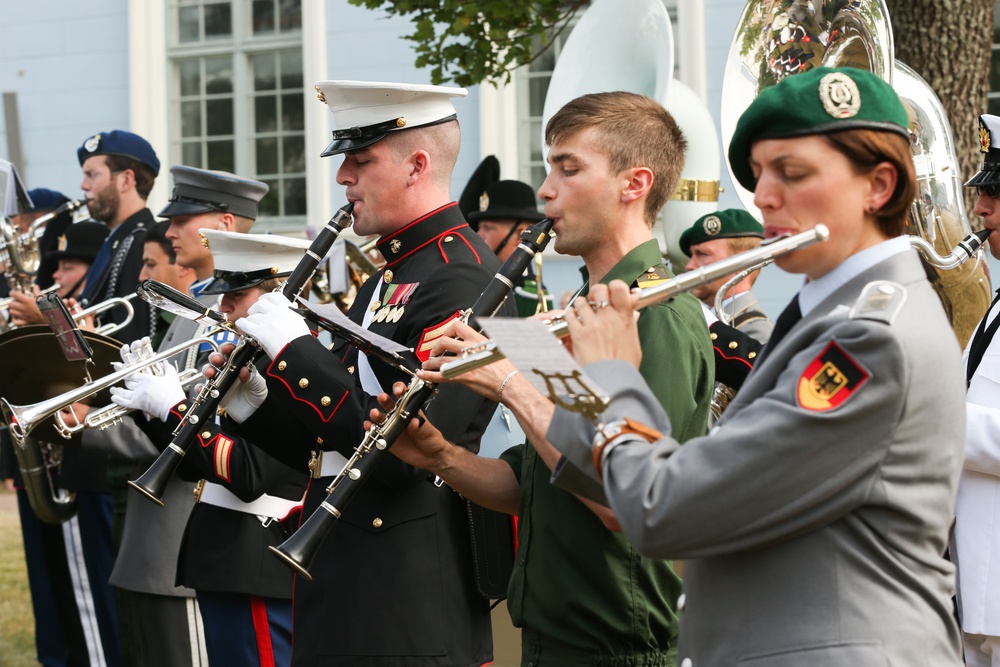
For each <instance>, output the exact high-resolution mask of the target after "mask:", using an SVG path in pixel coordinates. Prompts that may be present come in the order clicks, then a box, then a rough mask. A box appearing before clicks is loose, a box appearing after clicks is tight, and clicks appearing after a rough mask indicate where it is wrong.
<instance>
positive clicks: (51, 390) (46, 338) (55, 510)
mask: <svg viewBox="0 0 1000 667" xmlns="http://www.w3.org/2000/svg"><path fill="white" fill-rule="evenodd" d="M83 335H84V337H85V338H86V339H87V342H88V343H89V344H90V347H91V348H92V349H93V351H94V370H95V371H96V372H97V373H99V374H106V373H110V372H111V371H112V367H111V364H112V362H114V361H118V360H119V358H120V357H119V352H118V350H119V348H120V347H121V343H119V342H118V341H116V340H114V339H111V338H107V337H105V336H102V335H100V334H95V333H92V332H89V331H85V332H83ZM0 355H3V359H4V365H3V368H2V370H0V396H4V397H6V398H8V399H9V400H12V401H16V402H23V403H30V402H34V401H38V400H42V399H46V398H51V397H52V396H57V395H59V394H61V393H63V392H64V391H67V390H69V389H72V388H73V387H76V386H78V385H80V384H82V382H83V380H84V377H85V375H86V373H85V371H84V370H83V369H82V367H81V366H79V365H77V364H74V363H71V362H67V361H66V358H65V357H64V356H63V353H62V350H61V348H60V347H59V343H58V342H57V341H56V337H55V335H54V334H53V333H52V331H51V330H50V329H49V328H48V327H47V326H29V327H21V328H19V329H15V330H12V331H9V332H7V333H5V334H3V335H2V336H0ZM94 398H95V400H99V401H107V400H109V399H110V396H109V395H108V394H107V392H105V393H104V395H101V396H95V397H94ZM12 439H13V438H12ZM65 442H66V440H64V439H63V438H62V437H61V436H60V435H59V433H58V431H57V427H56V422H55V419H49V420H46V421H45V422H44V423H41V424H39V427H38V429H37V430H36V431H35V433H34V434H33V436H32V437H30V438H26V439H24V440H23V442H20V443H18V442H15V443H14V444H13V450H14V456H15V457H16V458H17V463H18V467H19V468H20V470H21V475H22V477H23V478H24V486H25V491H26V492H27V496H28V501H29V503H30V504H31V508H32V509H33V510H34V512H35V514H36V515H37V516H38V518H39V519H40V520H42V521H44V522H46V523H62V522H64V521H67V520H69V519H71V518H72V517H73V516H74V515H75V514H76V503H75V499H74V497H73V495H72V494H69V493H67V492H66V491H63V490H60V489H59V488H58V486H57V485H56V483H55V482H54V480H53V477H52V473H53V471H54V470H55V469H56V468H58V466H59V463H60V461H61V458H62V448H63V445H62V444H60V443H65ZM76 443H77V444H79V439H77V440H76Z"/></svg>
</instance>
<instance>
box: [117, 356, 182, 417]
mask: <svg viewBox="0 0 1000 667" xmlns="http://www.w3.org/2000/svg"><path fill="white" fill-rule="evenodd" d="M115 365H116V366H117V365H118V364H115ZM157 366H159V364H157ZM160 370H161V371H162V374H161V375H152V374H151V373H141V372H136V373H134V374H132V375H130V376H128V377H127V378H126V379H125V386H124V387H112V388H111V400H112V402H114V403H115V404H116V405H120V406H122V407H125V408H132V409H133V410H142V411H143V412H145V413H146V414H147V415H151V416H153V417H156V418H157V419H159V420H160V421H166V420H167V417H169V416H170V408H172V407H174V406H175V405H177V404H178V403H180V402H181V401H183V400H184V399H185V398H187V396H186V395H185V394H184V389H183V388H182V387H181V381H180V379H179V378H178V377H177V369H175V368H174V367H173V366H171V365H170V364H163V366H162V369H160Z"/></svg>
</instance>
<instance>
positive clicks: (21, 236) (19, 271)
mask: <svg viewBox="0 0 1000 667" xmlns="http://www.w3.org/2000/svg"><path fill="white" fill-rule="evenodd" d="M86 204H87V202H86V201H83V200H79V199H78V200H74V201H68V202H66V203H65V204H63V205H62V206H60V207H59V208H57V209H55V210H54V211H51V212H49V213H46V214H45V215H43V216H41V217H39V218H37V219H36V220H35V221H33V222H32V223H31V226H30V227H29V228H28V231H26V232H23V233H22V232H19V231H18V230H17V229H15V228H14V226H13V225H11V224H10V223H9V222H7V221H3V222H0V264H3V266H4V267H5V272H6V273H7V274H8V281H9V284H10V285H11V288H13V287H14V284H15V283H22V281H23V279H18V278H16V277H15V278H13V280H12V276H18V275H19V276H25V277H27V278H28V279H29V280H28V283H29V284H30V282H31V281H30V279H31V278H33V277H34V276H35V274H37V273H38V266H39V265H40V264H41V262H42V253H41V251H40V250H39V249H38V242H39V240H40V239H41V238H42V235H43V234H44V233H45V228H46V227H47V226H48V224H49V223H50V222H51V221H52V220H54V219H55V218H56V217H58V216H60V215H62V214H63V213H66V212H69V213H71V214H73V220H74V221H77V220H78V219H81V218H82V219H87V218H89V217H90V216H89V213H87V209H86ZM22 291H27V290H22Z"/></svg>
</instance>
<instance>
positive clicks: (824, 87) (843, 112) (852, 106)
mask: <svg viewBox="0 0 1000 667" xmlns="http://www.w3.org/2000/svg"><path fill="white" fill-rule="evenodd" d="M819 99H820V102H822V103H823V110H824V111H826V112H827V113H828V114H829V115H831V116H833V117H834V118H839V119H842V118H852V117H854V116H856V115H857V114H858V111H859V110H860V109H861V93H860V92H859V91H858V84H856V83H855V82H854V79H852V78H851V77H849V76H847V75H846V74H844V73H842V72H831V73H829V74H827V75H826V76H824V77H823V78H822V79H820V80H819Z"/></svg>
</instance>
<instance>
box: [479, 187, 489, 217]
mask: <svg viewBox="0 0 1000 667" xmlns="http://www.w3.org/2000/svg"><path fill="white" fill-rule="evenodd" d="M489 207H490V196H489V195H488V194H486V193H485V192H484V193H483V194H481V195H479V211H480V213H481V212H483V211H485V210H486V209H488V208H489Z"/></svg>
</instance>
